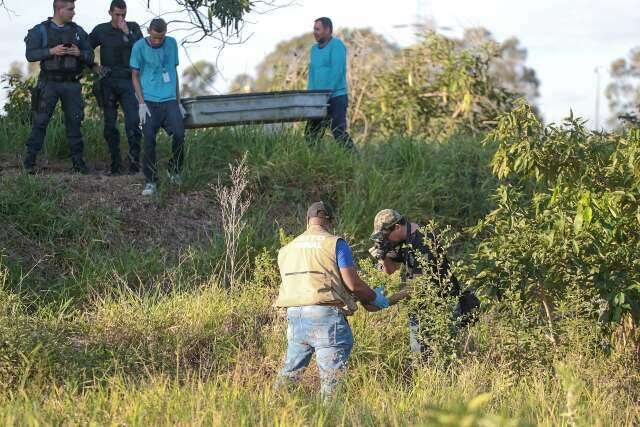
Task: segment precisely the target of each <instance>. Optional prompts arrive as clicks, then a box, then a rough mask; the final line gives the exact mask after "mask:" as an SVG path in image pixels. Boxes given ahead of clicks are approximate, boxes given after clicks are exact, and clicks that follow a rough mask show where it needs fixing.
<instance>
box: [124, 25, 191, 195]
mask: <svg viewBox="0 0 640 427" xmlns="http://www.w3.org/2000/svg"><path fill="white" fill-rule="evenodd" d="M148 31H149V37H146V38H144V39H141V40H138V42H136V44H135V45H133V50H132V51H131V62H130V65H131V69H132V78H133V87H134V89H135V91H136V97H137V98H138V116H139V119H140V124H141V125H142V134H143V138H144V162H143V171H144V175H145V178H146V185H145V187H144V190H143V191H142V195H143V196H153V195H154V194H156V191H157V182H158V169H157V165H156V135H157V133H158V131H159V130H160V128H162V129H164V130H165V131H166V132H167V133H168V134H169V135H171V137H172V144H171V150H172V153H173V156H172V157H171V160H170V161H169V180H170V182H171V183H173V184H178V185H179V184H181V182H182V181H181V178H180V175H179V172H180V167H181V166H182V161H183V156H184V155H183V146H184V116H185V110H184V108H183V107H182V105H181V104H180V82H179V81H178V72H177V67H178V64H179V62H178V44H177V42H176V40H175V39H174V38H173V37H168V36H167V23H166V22H165V21H164V20H163V19H160V18H156V19H154V20H152V21H151V23H150V24H149V30H148Z"/></svg>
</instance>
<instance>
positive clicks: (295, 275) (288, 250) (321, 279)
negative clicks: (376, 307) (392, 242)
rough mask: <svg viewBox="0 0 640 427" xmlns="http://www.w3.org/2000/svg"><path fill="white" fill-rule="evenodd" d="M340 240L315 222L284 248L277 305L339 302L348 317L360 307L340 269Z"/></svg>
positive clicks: (281, 255)
mask: <svg viewBox="0 0 640 427" xmlns="http://www.w3.org/2000/svg"><path fill="white" fill-rule="evenodd" d="M339 239H340V238H339V237H336V236H334V235H332V234H331V233H329V232H327V231H326V230H325V229H324V228H322V227H321V226H319V225H311V226H309V228H308V229H307V231H306V232H305V233H303V234H301V235H300V236H298V237H297V238H295V239H294V240H293V242H291V243H289V244H288V245H286V246H285V247H283V248H282V249H280V253H279V254H278V267H279V268H280V276H281V278H282V284H281V285H280V294H279V295H278V299H277V300H276V303H275V305H276V307H298V306H303V305H335V306H338V307H340V308H341V309H342V311H343V313H344V314H346V315H347V316H349V315H351V314H353V313H354V312H355V311H356V310H357V309H358V306H357V305H356V301H355V299H354V297H353V295H352V294H351V292H349V290H348V289H347V288H346V287H345V285H344V283H343V282H342V276H341V275H340V269H339V268H338V261H337V259H336V244H337V243H338V240H339Z"/></svg>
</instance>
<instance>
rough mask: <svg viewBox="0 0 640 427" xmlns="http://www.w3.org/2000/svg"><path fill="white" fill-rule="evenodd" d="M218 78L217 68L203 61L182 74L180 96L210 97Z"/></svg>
mask: <svg viewBox="0 0 640 427" xmlns="http://www.w3.org/2000/svg"><path fill="white" fill-rule="evenodd" d="M215 77H216V66H215V65H213V64H212V63H210V62H208V61H206V60H201V61H198V62H196V63H195V64H192V65H191V66H190V67H188V68H186V69H185V70H184V71H183V72H182V86H181V88H180V94H181V95H182V96H184V97H195V96H203V95H210V94H211V93H212V91H211V88H212V85H213V82H214V80H215Z"/></svg>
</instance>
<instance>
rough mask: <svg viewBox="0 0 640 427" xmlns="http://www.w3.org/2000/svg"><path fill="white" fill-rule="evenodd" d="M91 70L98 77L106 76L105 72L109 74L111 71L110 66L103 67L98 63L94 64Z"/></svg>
mask: <svg viewBox="0 0 640 427" xmlns="http://www.w3.org/2000/svg"><path fill="white" fill-rule="evenodd" d="M92 70H93V72H94V73H96V74H97V75H98V76H100V78H101V79H102V78H104V77H106V76H107V74H109V73H110V72H111V68H109V67H103V66H102V65H100V64H95V65H94V66H93V68H92Z"/></svg>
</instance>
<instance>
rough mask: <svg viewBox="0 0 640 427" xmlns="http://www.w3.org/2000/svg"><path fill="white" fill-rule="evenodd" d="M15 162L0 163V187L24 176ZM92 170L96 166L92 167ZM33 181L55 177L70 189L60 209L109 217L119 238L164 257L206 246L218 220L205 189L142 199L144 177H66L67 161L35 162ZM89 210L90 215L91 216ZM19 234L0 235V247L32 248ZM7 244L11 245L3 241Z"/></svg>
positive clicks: (94, 174) (100, 173)
mask: <svg viewBox="0 0 640 427" xmlns="http://www.w3.org/2000/svg"><path fill="white" fill-rule="evenodd" d="M19 165H20V163H19V161H17V160H16V159H7V158H4V159H0V185H1V179H2V177H3V176H17V175H19V174H21V173H22V170H21V168H20V167H19ZM91 166H94V165H91ZM35 176H36V178H37V179H53V180H55V181H59V182H61V183H62V184H63V185H64V187H65V188H66V189H67V190H68V191H67V192H66V194H65V198H64V201H63V207H64V208H65V210H66V209H68V210H69V212H77V213H80V214H84V213H92V214H97V215H113V216H114V217H115V218H114V219H115V220H116V221H117V222H118V223H119V227H118V228H119V229H120V230H122V233H119V234H120V236H113V239H114V240H113V241H112V242H111V241H110V242H109V243H112V244H114V245H118V244H120V243H122V242H121V240H125V241H126V242H127V243H131V244H134V245H136V246H141V247H143V246H145V245H148V244H149V243H153V244H154V245H155V246H157V247H160V248H162V249H163V250H164V251H166V252H168V253H170V254H171V253H173V254H177V253H179V252H180V251H181V250H182V249H186V248H187V247H188V246H190V245H206V244H210V239H211V235H212V233H213V232H214V228H215V227H216V225H217V224H218V222H219V216H218V214H217V211H216V209H215V206H214V204H213V198H212V196H211V194H208V193H207V192H204V191H191V192H181V191H180V190H174V189H171V190H169V191H166V192H164V193H163V194H162V196H161V197H159V198H150V197H144V196H142V195H141V194H140V193H141V192H142V188H143V184H144V177H143V176H142V174H137V175H122V176H114V177H112V176H108V175H107V174H106V173H105V172H104V171H103V170H100V171H95V170H94V171H93V172H92V173H91V174H89V175H78V174H72V173H70V165H69V164H68V162H47V163H44V162H42V163H39V169H38V172H37V174H36V175H35ZM91 211H93V212H91ZM18 234H21V233H20V232H19V230H17V229H15V228H14V229H12V231H11V233H8V232H7V233H0V247H4V248H10V247H16V246H20V247H23V246H25V245H26V246H30V242H31V241H30V240H29V239H28V238H27V237H26V236H23V237H24V239H23V240H24V241H23V242H21V243H19V242H16V238H18V237H19V236H18ZM7 240H10V241H7Z"/></svg>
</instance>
